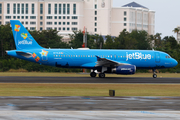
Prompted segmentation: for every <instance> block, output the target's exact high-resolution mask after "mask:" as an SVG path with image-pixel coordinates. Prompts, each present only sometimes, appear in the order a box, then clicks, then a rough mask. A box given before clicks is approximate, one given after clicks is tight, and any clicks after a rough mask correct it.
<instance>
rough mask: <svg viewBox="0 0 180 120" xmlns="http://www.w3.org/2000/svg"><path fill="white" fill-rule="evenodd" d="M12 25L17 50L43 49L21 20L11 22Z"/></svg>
mask: <svg viewBox="0 0 180 120" xmlns="http://www.w3.org/2000/svg"><path fill="white" fill-rule="evenodd" d="M10 23H11V27H12V32H13V36H14V41H15V45H16V49H17V50H22V49H41V48H42V47H41V46H40V45H39V44H38V43H37V42H36V41H35V40H34V38H33V37H32V36H31V34H30V33H29V32H28V31H27V30H26V28H25V27H24V26H23V25H22V24H21V22H20V21H19V20H10Z"/></svg>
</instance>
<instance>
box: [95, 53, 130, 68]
mask: <svg viewBox="0 0 180 120" xmlns="http://www.w3.org/2000/svg"><path fill="white" fill-rule="evenodd" d="M96 57H97V62H96V65H95V67H98V66H103V67H115V66H121V65H130V64H129V63H124V62H123V63H121V62H117V61H114V60H110V59H107V58H100V57H98V56H96Z"/></svg>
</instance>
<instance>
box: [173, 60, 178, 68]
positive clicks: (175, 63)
mask: <svg viewBox="0 0 180 120" xmlns="http://www.w3.org/2000/svg"><path fill="white" fill-rule="evenodd" d="M177 65H178V62H177V61H176V60H175V59H173V61H172V66H173V67H175V66H177Z"/></svg>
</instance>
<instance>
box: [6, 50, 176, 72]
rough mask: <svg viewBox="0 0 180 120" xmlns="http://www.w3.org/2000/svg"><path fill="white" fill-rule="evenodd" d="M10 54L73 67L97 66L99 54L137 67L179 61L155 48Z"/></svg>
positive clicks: (157, 67) (44, 51) (171, 65)
mask: <svg viewBox="0 0 180 120" xmlns="http://www.w3.org/2000/svg"><path fill="white" fill-rule="evenodd" d="M17 51H22V52H24V53H29V54H32V56H33V57H26V56H22V55H18V54H17V53H16V52H17ZM7 54H8V55H10V56H13V57H17V58H20V59H24V60H28V61H31V62H35V63H39V64H43V65H49V66H55V67H72V68H89V69H93V68H95V66H96V64H97V56H98V57H100V58H106V59H109V60H112V61H116V62H119V63H123V64H131V65H135V66H136V67H137V68H147V69H148V68H149V69H151V68H153V69H160V68H170V67H174V66H176V65H177V61H176V60H175V59H173V58H171V57H170V56H169V55H168V54H167V53H164V52H160V51H154V50H96V49H91V50H90V49H88V50H80V49H45V48H44V49H29V50H12V51H8V52H7Z"/></svg>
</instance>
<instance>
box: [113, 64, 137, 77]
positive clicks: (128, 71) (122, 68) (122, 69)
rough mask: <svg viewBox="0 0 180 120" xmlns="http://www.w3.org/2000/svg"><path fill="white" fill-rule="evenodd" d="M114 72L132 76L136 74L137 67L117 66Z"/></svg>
mask: <svg viewBox="0 0 180 120" xmlns="http://www.w3.org/2000/svg"><path fill="white" fill-rule="evenodd" d="M112 72H113V73H116V74H122V75H131V74H135V72H136V66H135V65H122V66H117V67H116V68H113V69H112Z"/></svg>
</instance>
